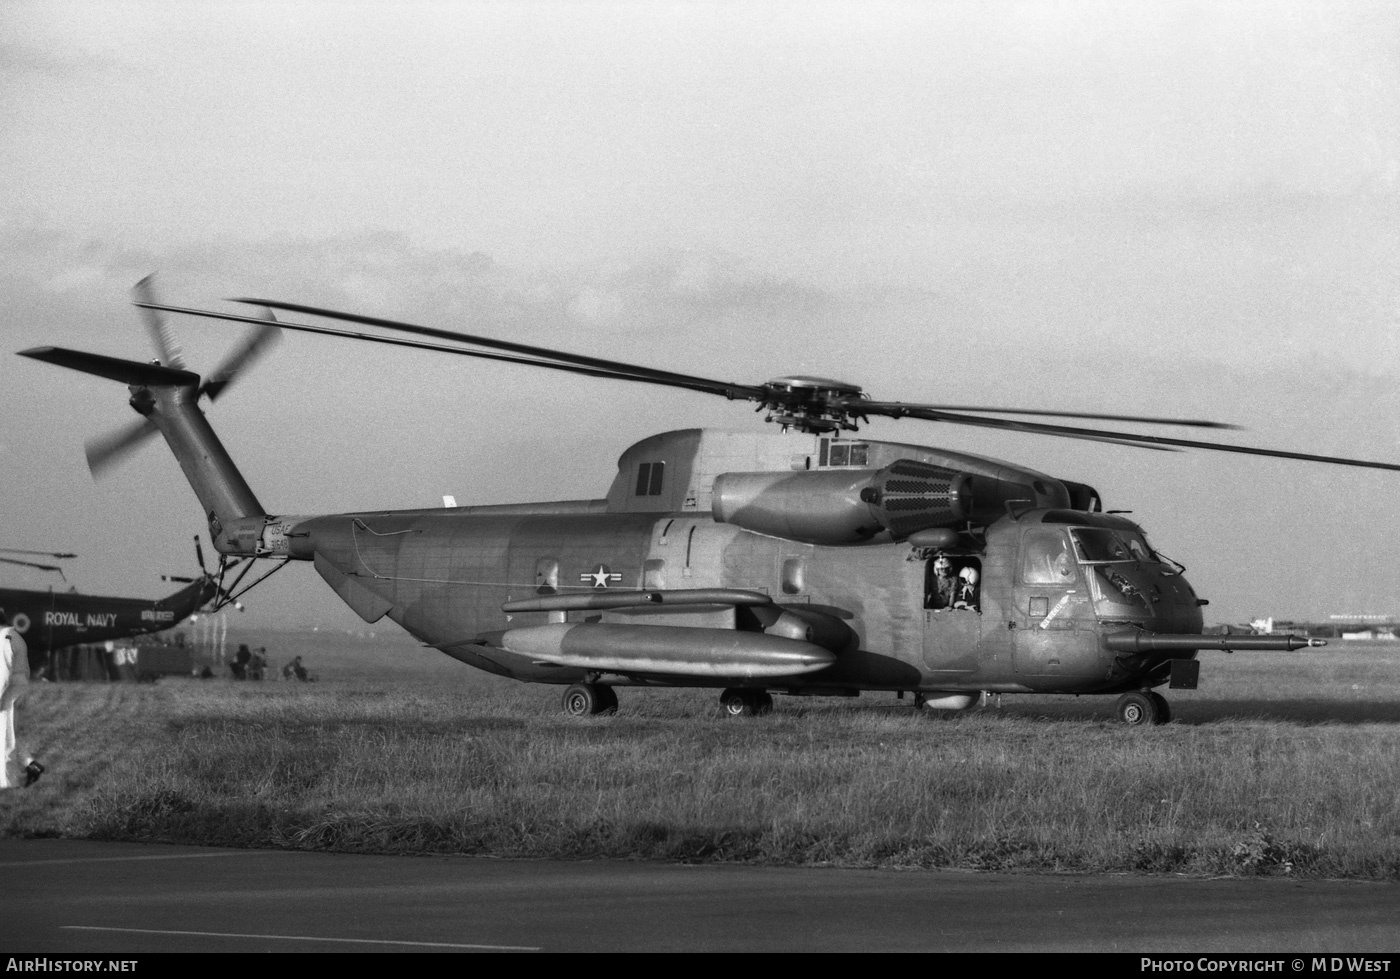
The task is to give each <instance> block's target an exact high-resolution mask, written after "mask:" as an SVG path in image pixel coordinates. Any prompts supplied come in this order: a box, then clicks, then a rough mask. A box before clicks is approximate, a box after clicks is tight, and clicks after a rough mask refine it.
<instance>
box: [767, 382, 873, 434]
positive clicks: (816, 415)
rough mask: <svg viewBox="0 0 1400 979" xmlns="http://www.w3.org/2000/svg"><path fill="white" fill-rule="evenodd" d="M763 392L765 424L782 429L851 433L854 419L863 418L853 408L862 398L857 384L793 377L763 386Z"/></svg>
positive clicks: (854, 428)
mask: <svg viewBox="0 0 1400 979" xmlns="http://www.w3.org/2000/svg"><path fill="white" fill-rule="evenodd" d="M763 391H764V399H763V402H762V404H761V406H760V407H762V408H767V409H769V414H768V417H767V418H766V419H765V421H770V422H774V423H775V424H778V425H781V426H782V427H783V428H784V429H788V428H795V429H797V430H798V431H800V432H810V433H812V434H820V433H822V432H836V431H842V430H845V431H850V432H854V431H855V430H856V428H857V426H856V423H855V421H854V419H855V418H857V417H860V418H863V417H864V416H863V415H861V414H860V412H859V409H858V408H855V407H854V406H853V404H852V402H859V401H861V400H862V399H863V398H864V397H865V395H864V394H863V393H862V392H861V388H860V385H858V384H848V383H846V382H845V381H837V380H833V379H831V378H829V377H811V376H808V375H806V374H792V375H788V376H786V377H775V378H774V379H773V380H771V381H768V382H766V383H765V384H764V385H763Z"/></svg>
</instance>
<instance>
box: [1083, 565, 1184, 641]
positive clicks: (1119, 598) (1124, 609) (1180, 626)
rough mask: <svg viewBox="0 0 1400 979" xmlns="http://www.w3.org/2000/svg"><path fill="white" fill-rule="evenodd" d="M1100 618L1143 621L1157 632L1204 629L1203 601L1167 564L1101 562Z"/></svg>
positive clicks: (1096, 603) (1096, 577)
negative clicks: (1114, 563)
mask: <svg viewBox="0 0 1400 979" xmlns="http://www.w3.org/2000/svg"><path fill="white" fill-rule="evenodd" d="M1093 586H1094V606H1095V612H1096V613H1097V616H1098V618H1099V620H1100V621H1109V622H1111V621H1122V622H1133V623H1140V624H1141V625H1142V627H1143V628H1145V629H1148V630H1150V631H1153V632H1172V633H1187V632H1200V631H1201V627H1202V625H1203V624H1204V619H1203V618H1202V615H1201V603H1200V601H1199V600H1198V599H1197V598H1196V593H1195V591H1194V590H1193V589H1192V588H1191V585H1190V583H1189V582H1188V581H1187V580H1186V578H1185V577H1184V576H1183V575H1182V574H1180V573H1179V572H1177V571H1176V570H1174V569H1171V568H1168V567H1167V566H1165V565H1160V564H1158V565H1152V564H1137V565H1128V564H1116V565H1101V566H1099V567H1098V568H1096V569H1095V574H1094V582H1093Z"/></svg>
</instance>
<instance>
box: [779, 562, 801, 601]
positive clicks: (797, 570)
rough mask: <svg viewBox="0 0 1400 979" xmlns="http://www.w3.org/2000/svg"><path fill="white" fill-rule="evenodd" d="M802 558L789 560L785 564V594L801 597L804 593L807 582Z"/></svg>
mask: <svg viewBox="0 0 1400 979" xmlns="http://www.w3.org/2000/svg"><path fill="white" fill-rule="evenodd" d="M804 570H805V569H804V567H803V561H802V559H801V558H796V557H795V558H789V559H788V560H786V561H784V562H783V594H784V595H799V594H801V593H802V590H803V588H804V587H805V585H806V582H805V581H804V580H803V578H804V575H803V571H804Z"/></svg>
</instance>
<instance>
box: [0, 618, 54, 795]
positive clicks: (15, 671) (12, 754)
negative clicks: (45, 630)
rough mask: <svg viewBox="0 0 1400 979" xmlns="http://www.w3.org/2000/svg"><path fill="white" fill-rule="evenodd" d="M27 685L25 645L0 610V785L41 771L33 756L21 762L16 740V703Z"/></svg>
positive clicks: (30, 779) (29, 781)
mask: <svg viewBox="0 0 1400 979" xmlns="http://www.w3.org/2000/svg"><path fill="white" fill-rule="evenodd" d="M28 685H29V650H28V647H27V646H26V645H25V642H24V637H23V636H21V635H20V634H19V633H18V632H16V631H15V630H14V629H12V628H10V626H9V622H8V620H7V619H6V618H5V617H4V615H3V614H0V789H12V788H17V787H19V786H20V785H33V784H34V782H35V781H37V780H38V778H39V776H40V775H42V774H43V772H44V766H43V765H40V764H39V763H38V762H36V761H35V760H34V759H33V758H29V757H26V758H25V759H24V761H23V762H22V763H21V761H20V753H19V745H18V743H17V742H16V740H15V705H16V704H17V703H18V702H19V699H20V697H21V696H22V695H23V693H24V691H25V688H26V687H27V686H28Z"/></svg>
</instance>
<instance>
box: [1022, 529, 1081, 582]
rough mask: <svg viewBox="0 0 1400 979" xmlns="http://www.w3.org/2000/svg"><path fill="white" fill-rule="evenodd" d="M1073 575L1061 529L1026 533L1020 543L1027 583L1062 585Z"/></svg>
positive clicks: (1024, 576) (1067, 547)
mask: <svg viewBox="0 0 1400 979" xmlns="http://www.w3.org/2000/svg"><path fill="white" fill-rule="evenodd" d="M1076 577H1077V573H1076V572H1075V569H1074V559H1073V558H1072V557H1071V556H1070V552H1069V541H1067V540H1066V539H1065V535H1064V534H1063V533H1062V532H1060V531H1058V530H1036V531H1031V532H1030V533H1027V534H1026V537H1025V543H1024V544H1023V546H1022V560H1021V580H1022V581H1024V582H1025V583H1026V584H1028V585H1064V584H1069V583H1070V582H1072V581H1074V580H1075V578H1076Z"/></svg>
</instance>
